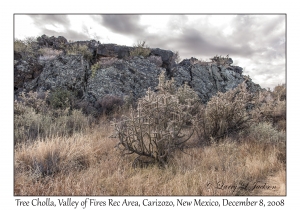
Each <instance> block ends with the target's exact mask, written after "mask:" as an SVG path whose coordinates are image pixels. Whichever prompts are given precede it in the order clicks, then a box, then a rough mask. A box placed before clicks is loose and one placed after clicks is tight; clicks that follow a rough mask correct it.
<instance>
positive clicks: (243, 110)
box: [202, 82, 255, 139]
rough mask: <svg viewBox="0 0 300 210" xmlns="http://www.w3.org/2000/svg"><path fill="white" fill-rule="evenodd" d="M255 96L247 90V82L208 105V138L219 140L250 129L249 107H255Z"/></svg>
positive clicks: (205, 128)
mask: <svg viewBox="0 0 300 210" xmlns="http://www.w3.org/2000/svg"><path fill="white" fill-rule="evenodd" d="M253 103H254V95H253V94H251V93H249V92H248V91H247V89H246V84H245V82H244V83H242V84H240V85H239V86H238V87H237V88H235V89H233V90H230V91H227V92H225V93H221V92H219V93H218V94H217V95H215V96H213V97H212V98H211V99H210V101H209V102H208V103H207V105H206V108H205V112H204V116H203V117H204V119H203V121H202V122H203V129H204V133H205V136H206V137H207V138H213V139H219V138H223V137H224V136H226V135H229V134H231V133H236V132H239V131H241V130H243V129H245V128H248V127H250V125H251V124H250V123H251V120H252V117H251V113H250V110H249V108H248V107H249V106H250V105H252V106H255V104H253Z"/></svg>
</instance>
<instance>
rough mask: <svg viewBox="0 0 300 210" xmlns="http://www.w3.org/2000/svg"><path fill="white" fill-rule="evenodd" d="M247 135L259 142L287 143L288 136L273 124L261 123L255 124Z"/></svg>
mask: <svg viewBox="0 0 300 210" xmlns="http://www.w3.org/2000/svg"><path fill="white" fill-rule="evenodd" d="M247 134H248V136H249V137H251V138H253V139H255V140H256V141H259V142H266V143H269V142H274V143H275V142H276V143H278V142H285V140H286V135H285V132H283V131H278V130H276V129H275V128H274V127H273V125H272V123H268V122H261V123H258V124H253V125H252V126H251V127H250V128H249V129H248V130H247Z"/></svg>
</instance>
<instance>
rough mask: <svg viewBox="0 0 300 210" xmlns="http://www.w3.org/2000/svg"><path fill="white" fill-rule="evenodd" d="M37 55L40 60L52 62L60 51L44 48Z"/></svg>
mask: <svg viewBox="0 0 300 210" xmlns="http://www.w3.org/2000/svg"><path fill="white" fill-rule="evenodd" d="M39 53H40V54H41V55H40V56H39V59H40V60H53V59H54V58H56V57H57V56H58V55H60V54H62V51H61V50H55V49H52V48H48V47H44V48H41V49H39Z"/></svg>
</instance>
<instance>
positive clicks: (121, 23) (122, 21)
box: [93, 15, 145, 37]
mask: <svg viewBox="0 0 300 210" xmlns="http://www.w3.org/2000/svg"><path fill="white" fill-rule="evenodd" d="M93 18H94V20H96V21H101V24H102V25H103V26H105V27H107V28H109V29H110V30H111V31H112V32H115V33H119V34H123V35H133V36H135V37H138V36H143V34H144V33H145V27H144V26H141V25H140V23H139V21H140V16H139V15H101V16H98V17H97V16H93Z"/></svg>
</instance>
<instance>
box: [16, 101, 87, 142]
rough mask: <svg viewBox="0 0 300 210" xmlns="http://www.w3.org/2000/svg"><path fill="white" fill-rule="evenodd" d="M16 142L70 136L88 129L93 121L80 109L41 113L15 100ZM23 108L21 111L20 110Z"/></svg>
mask: <svg viewBox="0 0 300 210" xmlns="http://www.w3.org/2000/svg"><path fill="white" fill-rule="evenodd" d="M14 110H15V115H14V142H15V144H18V143H22V142H31V141H34V140H36V139H45V138H51V137H56V136H70V135H73V134H74V133H77V132H84V131H86V130H87V129H88V128H89V127H90V125H91V124H92V122H93V119H92V117H90V116H85V115H84V114H83V113H82V112H81V111H80V110H72V111H70V110H69V109H65V110H52V109H48V111H47V112H45V113H39V112H36V110H34V108H32V107H29V106H26V105H24V104H23V103H21V102H15V106H14ZM20 110H21V111H20Z"/></svg>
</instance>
